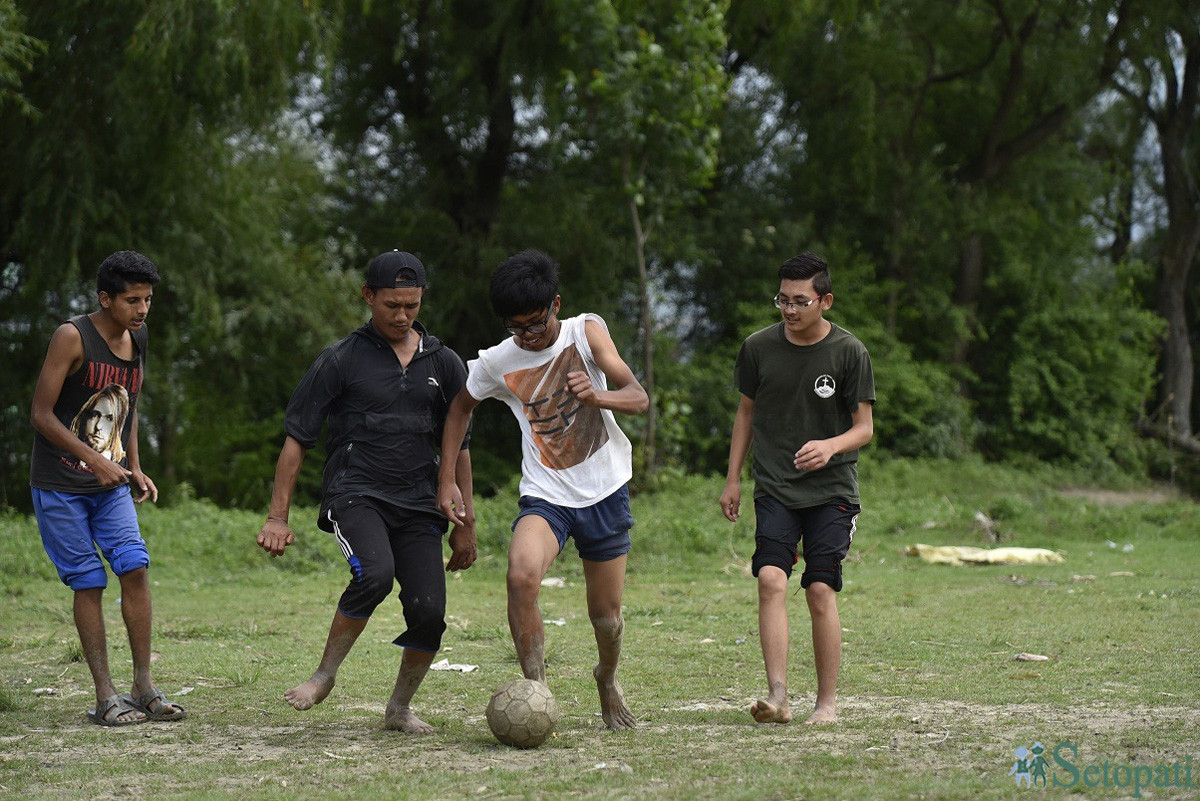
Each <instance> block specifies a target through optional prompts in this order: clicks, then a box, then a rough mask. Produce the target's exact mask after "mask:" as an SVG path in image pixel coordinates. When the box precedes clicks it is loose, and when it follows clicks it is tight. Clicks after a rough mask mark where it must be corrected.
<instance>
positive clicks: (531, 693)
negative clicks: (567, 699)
mask: <svg viewBox="0 0 1200 801" xmlns="http://www.w3.org/2000/svg"><path fill="white" fill-rule="evenodd" d="M487 722H488V728H490V729H491V730H492V734H494V735H496V739H497V740H499V741H500V742H502V743H504V744H505V745H511V746H514V747H516V748H537V747H538V746H539V745H541V744H542V743H544V742H545V741H546V738H547V737H549V736H550V732H552V731H554V724H555V723H557V722H558V704H557V703H555V701H554V695H553V694H551V692H550V688H549V687H547V686H546V685H545V684H543V683H542V682H540V681H533V680H532V679H515V680H513V681H509V682H505V683H504V684H501V685H500V686H499V687H497V688H496V692H494V693H492V700H491V701H489V702H488V707H487Z"/></svg>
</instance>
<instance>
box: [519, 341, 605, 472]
mask: <svg viewBox="0 0 1200 801" xmlns="http://www.w3.org/2000/svg"><path fill="white" fill-rule="evenodd" d="M585 369H586V368H585V366H584V363H583V357H582V356H581V355H580V353H579V349H578V348H576V347H575V345H574V343H572V344H570V345H568V346H567V347H566V348H564V349H563V350H562V352H560V353H559V354H558V355H557V356H555V357H554V359H553V360H552V361H550V362H547V363H546V364H543V365H540V366H538V367H531V368H528V369H525V370H514V371H513V372H511V373H505V375H504V383H505V385H506V386H507V387H508V388H509V390H510V391H511V392H512V393H513V394H514V395H516V396H517V398H518V400H520V401H521V404H522V407H523V409H524V411H525V417H526V419H528V420H529V427H530V433H531V434H532V436H533V440H534V443H535V444H536V445H537V448H538V452H539V453H540V454H541V461H542V464H544V465H545V466H546V467H548V468H550V469H551V470H563V469H566V468H568V467H574V466H575V465H577V464H581V463H582V462H583V461H584V460H585V459H587V458H588V457H589V456H591V455H592V454H593V453H595V452H596V451H598V450H600V449H601V448H602V447H604V445H605V444H606V443H607V442H608V429H606V428H605V426H604V419H603V417H601V415H600V410H599V409H597V408H596V407H595V406H588V405H586V404H584V403H582V402H580V400H579V399H578V398H576V397H575V396H574V395H572V394H571V393H570V391H568V390H567V373H571V372H584V371H585Z"/></svg>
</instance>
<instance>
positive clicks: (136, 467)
mask: <svg viewBox="0 0 1200 801" xmlns="http://www.w3.org/2000/svg"><path fill="white" fill-rule="evenodd" d="M130 413H131V414H132V415H133V426H132V427H131V428H130V430H129V449H128V451H127V453H128V455H129V474H130V481H132V482H133V485H134V486H135V487H137V489H138V492H140V493H141V495H139V496H138V497H136V498H134V499H133V500H134V503H141V502H142V501H144V500H146V499H147V498H149V499H150V500H151V502H153V503H158V487H156V486H155V485H154V482H153V481H151V480H150V476H148V475H146V474H145V473H143V472H142V462H141V459H139V458H138V413H137V407H136V406H135V407H134V408H133V409H132V410H131V411H130Z"/></svg>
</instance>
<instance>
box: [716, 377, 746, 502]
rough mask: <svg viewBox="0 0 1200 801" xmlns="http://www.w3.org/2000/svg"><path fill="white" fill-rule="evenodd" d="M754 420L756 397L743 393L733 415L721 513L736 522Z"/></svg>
mask: <svg viewBox="0 0 1200 801" xmlns="http://www.w3.org/2000/svg"><path fill="white" fill-rule="evenodd" d="M753 420H754V399H753V398H748V397H746V396H745V395H742V399H741V402H739V403H738V408H737V414H735V415H734V417H733V434H732V435H731V436H730V438H729V468H728V469H727V470H726V471H725V491H724V492H722V493H721V514H723V515H725V518H726V519H727V520H729V521H730V522H733V523H736V522H737V519H738V515H739V513H740V509H741V505H742V468H743V467H744V466H745V464H746V454H748V453H749V452H750V438H751V436H752V433H753V432H752V430H751V423H752V422H753Z"/></svg>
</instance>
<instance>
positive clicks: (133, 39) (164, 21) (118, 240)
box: [0, 0, 331, 503]
mask: <svg viewBox="0 0 1200 801" xmlns="http://www.w3.org/2000/svg"><path fill="white" fill-rule="evenodd" d="M16 8H17V9H19V11H20V13H21V14H23V15H24V16H25V18H26V22H25V26H24V30H25V35H27V36H28V37H32V38H34V39H36V40H38V41H40V42H42V43H44V47H43V48H41V51H40V53H38V54H37V55H36V57H35V58H33V59H32V61H31V64H30V68H29V70H28V71H27V72H26V73H24V74H22V76H21V81H20V88H19V90H18V91H19V94H20V95H21V96H22V97H23V98H24V99H25V101H26V102H27V103H28V106H29V108H30V109H32V112H29V111H27V110H25V109H22V108H19V107H17V106H15V105H14V104H0V162H2V163H3V164H4V181H3V183H2V184H0V254H2V257H3V261H2V264H3V284H2V286H0V319H3V320H4V321H5V325H4V326H3V327H2V328H0V348H3V351H4V353H5V355H6V359H7V360H8V366H9V370H10V371H11V372H10V374H11V375H12V376H14V377H15V380H13V381H6V382H5V383H4V385H3V389H2V390H0V409H3V410H4V416H3V420H4V421H5V427H4V430H3V431H2V432H0V434H2V436H3V441H4V450H5V452H6V453H10V454H22V455H23V454H26V453H28V438H29V437H30V436H32V432H31V431H30V430H29V428H28V426H27V425H26V424H25V423H24V419H25V418H26V417H27V410H28V402H29V397H30V394H31V392H32V387H33V383H34V380H35V378H36V375H37V371H38V369H39V367H40V363H41V357H42V354H43V353H44V348H45V343H46V341H47V340H48V338H49V335H50V332H51V331H52V330H53V328H54V327H55V326H57V325H58V324H59V323H60V322H61V321H62V320H63V318H64V317H66V316H68V315H70V314H72V313H78V312H80V311H85V310H89V309H90V308H91V306H92V304H93V302H94V301H93V297H94V288H92V287H90V286H89V284H90V279H91V276H92V275H94V270H95V267H96V265H98V264H99V263H100V261H101V260H102V259H103V257H104V256H105V255H107V254H108V253H110V252H112V251H114V250H119V249H124V248H134V249H137V250H140V251H142V252H144V253H146V254H147V255H149V256H150V257H151V258H153V259H154V260H155V261H157V262H158V263H159V264H160V265H161V266H162V267H163V269H164V272H165V274H166V275H167V281H166V282H164V284H163V285H162V286H161V287H160V290H159V292H158V298H157V301H158V303H157V305H158V310H157V313H156V315H155V318H154V319H157V320H161V321H163V323H168V324H169V327H168V326H164V328H163V329H161V335H160V336H158V337H157V338H156V339H155V340H154V345H153V347H154V348H155V351H154V354H153V358H154V362H153V369H154V370H155V371H156V372H155V374H154V379H155V380H153V381H151V382H150V383H149V384H148V387H147V393H146V395H145V400H146V407H145V408H144V409H143V412H144V413H146V414H147V415H148V427H149V429H150V430H148V431H147V435H148V436H147V441H146V444H145V446H144V448H143V450H144V459H143V461H144V463H146V464H147V465H148V466H150V467H153V466H156V465H157V464H158V462H157V456H158V453H157V452H158V449H159V447H165V448H167V449H168V451H169V448H170V446H171V443H172V442H173V441H177V439H178V437H177V435H178V431H177V429H176V428H174V426H175V425H176V424H178V421H179V419H180V418H179V415H180V405H179V404H180V402H181V400H180V396H179V395H178V394H172V393H173V392H174V391H175V389H177V388H178V387H180V386H182V385H183V384H185V383H187V382H186V380H185V377H186V374H187V371H188V370H190V369H193V368H195V367H196V366H197V364H196V362H195V361H193V360H192V359H191V358H190V357H191V355H192V354H191V349H192V348H195V347H197V346H200V344H201V340H202V338H203V337H204V335H205V334H206V331H205V329H204V323H206V322H208V321H209V320H212V319H214V316H213V310H214V309H220V308H221V304H220V294H219V292H220V289H221V286H220V283H219V281H218V280H214V279H215V278H216V277H221V278H224V277H230V278H236V279H238V280H245V281H259V280H264V279H265V280H269V281H270V282H279V281H286V280H289V278H288V276H287V274H286V273H283V274H280V273H278V272H276V273H274V274H271V275H265V274H264V273H261V272H254V270H253V267H254V266H256V265H260V264H261V265H264V266H266V265H269V266H271V267H273V268H274V267H278V265H279V262H276V261H275V260H274V259H273V258H272V257H271V256H272V255H273V254H264V252H263V245H264V243H267V242H271V241H276V238H275V237H273V235H272V233H268V232H273V231H275V230H277V226H276V223H277V222H278V218H276V219H272V220H271V221H270V222H269V223H267V225H268V226H270V227H269V228H268V229H267V231H268V232H264V231H262V230H258V231H255V232H253V233H249V234H247V235H246V236H245V237H244V238H239V239H238V241H236V242H233V241H231V239H230V237H229V235H228V234H229V232H228V231H227V230H225V229H224V228H223V227H222V226H220V225H219V224H217V223H216V221H218V220H222V219H225V220H227V221H228V220H233V219H234V218H233V217H224V218H223V215H225V214H228V213H231V212H232V211H233V209H234V208H235V206H231V205H225V206H220V205H217V204H219V203H220V202H225V203H227V204H228V203H235V204H236V203H242V204H248V205H254V204H253V201H252V200H251V198H253V197H256V196H259V195H258V194H257V188H258V187H255V186H248V185H246V184H244V183H240V182H238V185H239V187H240V191H241V193H242V194H241V195H239V196H238V197H232V196H230V195H226V194H223V193H222V188H223V187H227V186H228V185H229V184H228V182H227V181H226V178H227V174H228V173H229V172H231V171H234V170H231V169H230V168H229V162H231V161H236V160H237V159H239V158H242V157H245V156H246V155H247V154H246V153H245V152H244V151H243V149H242V148H241V147H239V146H238V142H239V141H240V142H242V143H246V142H249V141H250V140H251V138H252V137H250V136H249V135H248V134H247V131H249V130H250V129H252V128H254V127H257V126H262V125H264V124H266V123H270V122H273V121H274V120H275V118H276V116H277V115H278V113H279V110H280V108H281V107H282V106H283V105H284V104H285V103H286V102H287V101H288V99H289V98H290V94H291V87H292V76H293V73H294V72H295V71H297V69H298V68H299V66H300V65H301V64H302V63H311V61H312V59H313V57H314V56H315V54H317V53H319V51H320V43H321V41H322V40H323V38H324V37H327V36H328V33H329V26H330V24H331V19H330V18H329V17H328V16H327V15H326V9H325V8H324V7H323V6H321V5H319V4H315V3H306V4H303V5H300V4H293V3H289V2H283V1H282V0H280V1H279V2H264V3H253V4H233V3H228V2H225V0H199V1H198V2H191V3H176V2H168V0H152V1H151V2H132V0H127V1H126V2H117V3H110V4H107V5H106V6H105V9H104V11H103V13H97V12H96V9H95V8H94V4H90V3H83V2H68V1H67V0H57V1H56V2H32V0H31V1H30V2H18V3H17V4H16ZM2 27H4V28H5V29H6V30H7V31H11V30H12V28H11V26H10V25H9V24H8V22H7V19H6V23H5V25H4V26H2ZM5 36H6V39H5V41H11V39H9V38H7V37H8V34H7V33H6V34H5ZM264 43H265V44H264ZM10 52H13V51H11V49H10ZM10 63H11V62H10ZM270 152H271V151H270V146H266V147H264V150H263V151H262V153H260V156H262V157H264V158H269V154H270ZM267 172H268V173H269V172H270V171H269V170H268V171H267ZM247 193H248V194H247ZM245 208H246V205H243V206H242V209H243V210H244V209H245ZM259 208H260V209H261V206H260V207H259ZM248 219H259V220H260V221H261V219H262V218H261V217H257V216H256V215H250V216H245V215H242V216H240V217H238V218H237V219H236V220H235V221H239V222H240V221H245V220H248ZM202 229H203V230H204V231H205V235H204V236H202V237H201V236H197V232H198V231H199V230H202ZM234 251H236V252H237V253H238V257H237V258H231V254H232V253H233V252H234ZM320 255H323V254H320ZM231 265H236V267H238V268H245V269H246V272H245V273H244V274H241V275H238V274H236V273H231V272H229V270H230V267H231ZM164 307H165V308H164ZM226 311H228V310H226ZM152 324H153V321H152ZM157 330H159V329H156V331H157ZM198 386H200V387H201V388H200V390H199V391H205V390H207V391H209V392H212V393H218V392H219V389H218V388H216V387H213V386H211V385H208V386H207V387H204V385H203V384H199V385H198ZM167 387H172V388H173V389H172V391H168V390H167V389H166V388H167ZM227 413H230V414H234V413H236V412H235V411H234V410H233V409H232V408H229V409H227ZM156 420H157V421H160V422H163V423H164V424H166V426H167V427H165V428H161V429H155V428H154V421H156ZM10 423H11V425H10ZM172 463H174V460H173V461H172ZM3 469H4V474H3V475H2V476H0V484H2V485H3V486H4V487H5V489H6V490H7V491H9V495H8V497H7V498H6V500H7V502H9V503H15V502H18V499H19V498H23V497H27V493H25V492H23V491H17V488H18V487H20V486H21V485H23V484H24V483H25V476H26V473H25V470H24V467H23V459H22V458H17V459H10V460H9V461H6V462H5V463H4V464H3ZM205 469H207V470H210V471H215V470H217V469H220V468H219V466H217V465H206V466H205ZM26 502H27V501H26Z"/></svg>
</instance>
